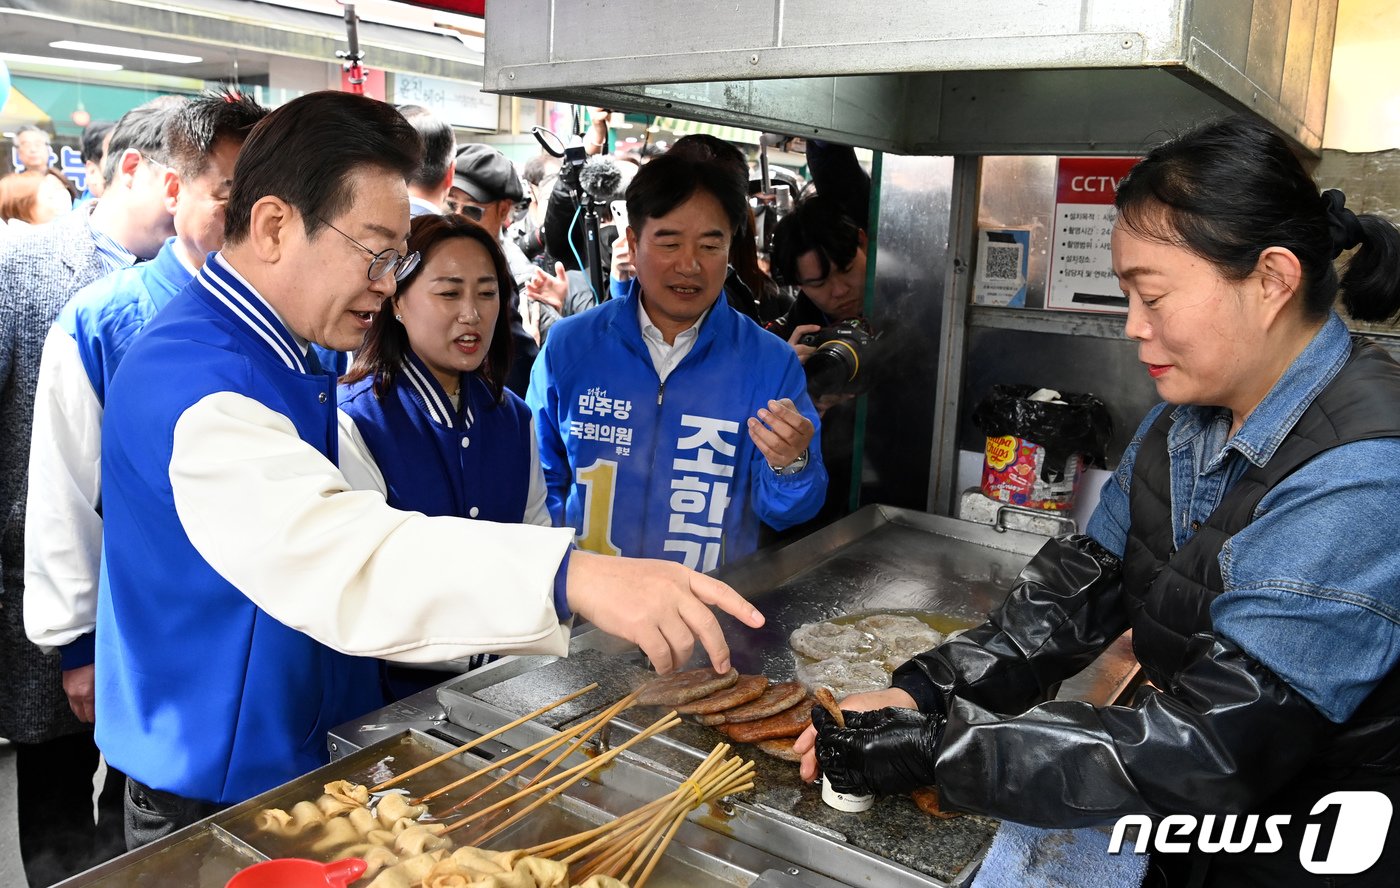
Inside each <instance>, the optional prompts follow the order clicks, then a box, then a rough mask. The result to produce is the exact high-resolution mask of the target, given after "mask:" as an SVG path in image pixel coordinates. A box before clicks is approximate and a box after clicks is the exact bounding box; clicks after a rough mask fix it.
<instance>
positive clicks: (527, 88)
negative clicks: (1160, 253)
mask: <svg viewBox="0 0 1400 888" xmlns="http://www.w3.org/2000/svg"><path fill="white" fill-rule="evenodd" d="M1336 14H1337V0H996V2H989V0H861V2H844V0H742V2H738V0H736V2H723V3H720V2H705V0H701V2H696V0H513V2H511V3H491V4H487V11H486V15H487V27H486V35H487V36H486V60H485V78H484V79H485V85H486V89H487V90H490V91H498V92H503V93H507V94H511V95H520V96H532V97H538V98H548V99H554V100H557V101H570V102H577V103H582V104H588V105H598V106H603V107H609V108H614V109H623V110H628V111H638V112H645V113H652V114H658V115H667V116H683V117H693V118H695V119H698V120H705V121H711V122H715V123H725V124H734V125H738V126H743V127H748V128H751V129H760V130H766V131H772V132H784V133H789V134H793V135H806V136H818V137H822V138H828V139H832V140H834V141H840V142H846V143H850V144H855V145H863V146H866V147H870V148H877V149H882V150H887V151H893V152H897V153H903V154H936V155H949V154H1016V153H1035V154H1055V153H1082V152H1085V151H1091V152H1104V153H1120V152H1121V153H1137V152H1139V151H1140V150H1141V149H1142V148H1143V147H1144V146H1145V145H1146V144H1149V143H1151V142H1154V141H1157V140H1158V139H1159V138H1160V136H1161V135H1162V133H1163V131H1164V130H1170V129H1172V128H1176V127H1180V126H1183V125H1186V124H1189V123H1192V122H1195V121H1198V120H1200V119H1202V118H1205V117H1210V116H1218V115H1221V114H1224V113H1234V112H1240V111H1245V112H1252V113H1254V114H1256V115H1258V116H1260V117H1262V118H1263V119H1265V120H1268V121H1270V122H1271V123H1273V124H1274V125H1275V126H1277V127H1278V128H1279V129H1281V130H1282V131H1283V132H1284V133H1286V134H1287V135H1289V136H1290V137H1291V138H1293V139H1294V140H1295V141H1296V142H1297V143H1298V145H1299V146H1300V147H1302V148H1303V149H1305V150H1306V151H1308V152H1310V153H1317V152H1318V151H1319V149H1320V146H1321V143H1322V127H1323V121H1324V117H1325V114H1326V110H1327V85H1328V76H1329V73H1330V70H1331V63H1332V39H1333V32H1334V30H1335V26H1336Z"/></svg>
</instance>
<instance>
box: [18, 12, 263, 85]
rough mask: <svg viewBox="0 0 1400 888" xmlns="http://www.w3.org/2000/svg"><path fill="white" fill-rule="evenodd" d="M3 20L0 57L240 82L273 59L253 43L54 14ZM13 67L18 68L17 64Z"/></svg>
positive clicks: (259, 74)
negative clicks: (136, 53)
mask: <svg viewBox="0 0 1400 888" xmlns="http://www.w3.org/2000/svg"><path fill="white" fill-rule="evenodd" d="M0 22H3V25H2V26H0V27H3V30H4V32H5V40H4V45H3V46H0V58H3V57H4V56H5V55H8V54H10V53H21V54H23V55H28V56H36V57H48V58H63V59H78V60H84V61H102V62H111V63H115V64H119V65H121V66H122V68H123V69H124V70H127V71H139V72H141V73H144V74H155V75H160V76H162V77H187V78H192V79H195V80H212V81H227V82H234V81H235V80H238V79H240V78H241V79H244V80H254V79H260V78H263V77H266V76H267V72H268V64H269V60H270V59H271V58H272V56H271V55H269V54H268V53H265V52H260V51H258V50H257V49H253V48H247V47H239V48H228V47H222V46H217V45H214V44H210V43H192V42H189V41H184V40H176V39H168V38H160V37H152V36H148V35H144V34H133V33H130V32H127V31H119V30H116V29H112V28H102V27H97V26H94V25H79V24H74V23H71V22H61V21H54V20H51V19H42V18H33V17H27V16H11V15H0ZM64 40H72V41H80V42H83V43H93V44H101V45H106V46H116V47H126V48H129V49H138V50H149V51H154V52H162V53H177V54H188V55H194V56H199V57H200V58H201V61H198V62H193V63H190V64H178V63H175V62H169V61H155V60H151V59H136V58H120V57H116V56H111V55H104V54H97V53H90V52H83V51H79V50H71V49H55V48H54V47H52V46H51V45H50V44H52V43H55V42H58V41H64ZM11 66H12V67H13V64H12V65H11ZM73 73H74V74H75V75H78V76H86V77H94V76H95V75H93V74H85V73H84V72H80V71H76V70H75V71H74V72H73Z"/></svg>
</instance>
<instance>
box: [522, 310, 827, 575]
mask: <svg viewBox="0 0 1400 888" xmlns="http://www.w3.org/2000/svg"><path fill="white" fill-rule="evenodd" d="M639 292H640V288H639V287H635V286H634V287H632V288H630V291H629V292H628V293H627V294H626V295H625V296H624V297H622V298H617V299H612V300H610V301H609V302H607V303H604V304H603V305H600V306H598V307H597V308H593V309H589V310H588V311H586V312H584V313H582V314H578V315H574V316H572V317H568V318H565V319H564V320H562V321H559V322H558V323H557V324H555V325H554V328H553V329H552V330H551V331H550V334H549V339H547V340H546V341H545V347H544V349H543V350H542V351H541V352H540V356H539V358H538V359H537V360H536V362H535V367H534V372H533V374H532V376H531V380H530V391H529V394H528V396H527V399H526V400H527V403H529V405H530V408H531V410H533V411H534V414H535V431H536V434H537V435H538V436H539V441H540V463H541V464H542V466H543V468H544V475H545V482H546V485H547V486H548V488H549V508H550V514H551V515H552V516H553V518H554V521H555V523H556V524H567V525H569V526H572V527H573V528H574V529H575V530H576V531H577V532H578V542H579V546H580V547H581V548H584V549H588V550H590V551H595V552H602V553H605V554H620V555H627V556H642V557H650V558H666V559H669V560H671V561H679V562H682V563H684V564H686V565H688V566H690V567H693V568H696V569H698V570H711V569H713V568H715V567H717V566H718V565H720V564H723V563H725V562H728V561H733V560H735V559H737V558H740V557H742V556H744V555H747V554H749V553H750V552H752V551H754V550H755V549H756V548H757V547H758V527H759V522H760V521H762V522H763V523H765V524H767V525H769V526H770V527H773V528H775V529H778V530H782V529H784V528H787V527H791V526H793V525H795V524H799V523H801V522H803V521H806V520H807V519H809V518H811V517H812V516H813V515H815V514H816V512H817V510H818V509H819V508H820V507H821V504H822V500H823V498H824V496H825V494H826V481H827V475H826V468H825V466H823V464H822V461H821V434H820V427H819V426H818V432H817V435H816V436H814V437H813V438H812V443H811V456H810V461H809V462H808V464H807V467H806V469H804V470H803V471H801V472H799V473H797V474H795V475H783V476H779V475H777V474H775V473H774V472H773V470H772V469H771V468H769V466H768V464H767V461H766V460H765V459H764V457H763V453H762V452H761V451H760V450H759V449H758V447H757V446H755V445H754V443H753V441H752V440H750V439H749V433H748V428H747V424H746V423H747V420H748V418H749V417H751V416H754V415H756V414H757V412H758V410H759V408H760V407H766V406H767V404H768V401H769V400H770V399H778V398H785V397H786V398H791V399H792V401H793V403H794V404H796V405H797V407H798V409H800V410H801V411H802V413H803V414H804V415H805V416H806V417H807V418H808V419H810V420H811V421H812V422H813V424H814V425H817V424H818V422H819V421H818V419H817V412H816V409H815V408H814V407H813V406H812V401H811V399H810V398H809V397H808V396H807V383H806V378H805V376H804V375H803V372H802V366H801V365H800V364H799V363H798V362H797V357H796V355H794V353H793V351H792V348H791V347H789V346H788V345H787V343H785V342H783V341H782V340H780V339H778V338H777V337H775V336H773V334H771V333H768V332H767V331H765V330H764V329H763V328H761V327H759V326H758V325H757V324H755V323H754V322H753V321H751V320H749V319H748V318H746V317H744V316H743V315H741V314H739V313H738V312H736V311H735V310H734V309H733V308H731V307H730V306H729V304H728V302H727V301H726V300H725V299H724V298H720V299H719V300H718V301H717V302H716V303H715V305H714V308H712V309H711V310H710V313H709V315H708V316H707V317H706V318H705V320H704V323H703V325H702V326H701V328H700V333H699V337H698V338H697V339H696V341H695V345H694V347H693V348H692V349H691V351H690V353H689V354H687V355H686V356H685V358H684V359H683V360H682V361H681V362H680V363H679V364H678V365H677V366H676V367H675V369H674V370H672V371H671V374H670V375H669V376H668V377H667V379H666V383H665V385H664V386H663V385H662V384H661V381H660V377H659V376H658V375H657V373H656V370H655V368H654V366H653V365H652V361H651V356H650V354H649V353H648V352H647V348H646V343H645V342H644V341H643V339H642V331H641V327H640V325H639V323H638V319H637V300H638V298H639Z"/></svg>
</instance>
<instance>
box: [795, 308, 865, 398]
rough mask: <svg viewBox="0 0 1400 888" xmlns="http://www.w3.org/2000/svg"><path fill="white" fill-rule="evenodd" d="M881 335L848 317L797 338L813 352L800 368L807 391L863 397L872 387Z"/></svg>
mask: <svg viewBox="0 0 1400 888" xmlns="http://www.w3.org/2000/svg"><path fill="white" fill-rule="evenodd" d="M879 340H880V334H878V333H872V332H871V331H870V324H869V323H868V322H867V321H866V320H865V319H864V318H850V319H849V320H845V321H840V322H838V323H835V324H832V325H831V326H829V327H823V328H821V329H820V330H818V331H816V332H815V333H808V334H806V335H804V336H801V337H799V338H798V340H797V341H798V342H799V343H800V344H802V345H810V346H812V347H814V348H815V349H816V351H815V352H813V353H812V355H811V357H809V358H807V363H806V364H804V365H803V369H804V370H806V371H807V392H808V394H810V395H811V396H812V398H813V399H816V398H818V397H820V396H822V395H863V394H865V393H866V392H868V391H870V389H871V387H872V386H873V385H874V384H875V369H874V366H873V365H874V363H875V362H876V361H877V359H878V354H879V350H880V349H879Z"/></svg>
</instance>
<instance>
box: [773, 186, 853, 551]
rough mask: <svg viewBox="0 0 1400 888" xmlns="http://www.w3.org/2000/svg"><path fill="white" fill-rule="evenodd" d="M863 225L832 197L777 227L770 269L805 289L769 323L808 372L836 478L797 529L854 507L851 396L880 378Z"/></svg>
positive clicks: (811, 203) (813, 201)
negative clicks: (867, 313)
mask: <svg viewBox="0 0 1400 888" xmlns="http://www.w3.org/2000/svg"><path fill="white" fill-rule="evenodd" d="M865 260H866V237H865V232H864V231H863V230H861V227H860V226H859V225H857V224H856V223H855V222H854V221H852V219H851V218H850V217H849V216H847V215H846V214H845V213H843V212H842V211H841V209H840V205H839V204H838V203H837V202H836V201H835V200H833V199H832V198H830V197H823V196H822V195H814V196H812V197H808V198H806V199H805V200H802V201H801V202H799V203H798V204H797V206H796V207H795V208H794V209H793V211H792V212H791V213H789V214H788V215H787V216H785V217H783V219H782V220H780V221H779V222H778V224H777V226H776V227H775V228H774V229H773V245H772V269H773V276H774V278H776V279H777V280H778V282H779V283H781V284H784V285H787V286H794V287H797V288H798V289H799V293H798V296H797V299H796V300H794V301H793V304H792V307H791V308H789V309H788V312H787V314H785V315H783V316H782V317H780V318H778V319H777V320H775V321H772V322H770V323H769V324H768V325H767V327H766V329H767V330H768V331H769V332H771V333H773V334H775V335H777V336H780V337H782V338H783V339H785V340H786V341H787V342H788V344H790V345H791V346H792V349H793V351H794V352H796V353H797V360H798V361H800V362H801V363H802V366H803V370H804V371H806V377H807V392H808V394H809V395H810V396H811V398H812V402H813V404H815V405H816V408H817V413H818V414H819V415H820V416H821V418H822V447H823V451H824V453H825V456H826V464H827V471H828V472H829V473H830V476H831V481H830V484H829V485H828V487H827V495H826V501H825V503H824V504H823V505H822V508H821V511H820V512H818V513H817V516H816V518H814V519H813V520H812V521H810V522H808V523H807V524H804V525H802V526H801V527H798V528H797V529H796V530H794V531H793V535H794V536H801V535H803V534H804V533H806V532H810V531H811V530H815V529H817V528H819V527H822V526H824V525H826V524H828V523H830V522H831V521H833V520H835V519H836V518H839V517H841V516H842V515H844V514H846V512H847V511H848V506H849V501H850V496H851V479H852V473H853V467H852V465H851V463H852V458H853V456H852V454H853V447H852V442H853V440H854V437H855V410H854V409H853V405H852V404H851V403H850V402H851V401H853V400H854V398H855V396H856V395H858V394H863V393H864V392H866V391H868V390H869V389H870V387H871V386H872V385H873V384H874V380H875V373H874V368H873V366H872V365H874V364H877V363H878V361H877V360H875V358H876V352H877V340H878V338H879V337H878V336H877V335H875V334H874V333H872V331H871V329H870V326H869V323H868V322H867V321H866V319H865V318H864V317H863V316H862V315H863V312H864V310H865Z"/></svg>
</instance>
